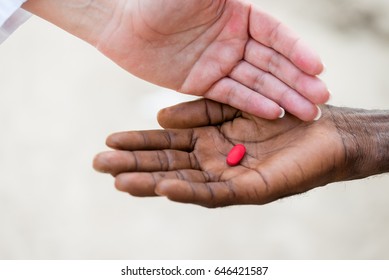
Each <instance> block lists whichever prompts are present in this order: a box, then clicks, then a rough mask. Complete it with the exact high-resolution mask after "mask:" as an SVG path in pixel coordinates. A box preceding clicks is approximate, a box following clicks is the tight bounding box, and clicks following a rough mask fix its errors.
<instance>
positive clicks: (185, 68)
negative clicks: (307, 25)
mask: <svg viewBox="0 0 389 280" xmlns="http://www.w3.org/2000/svg"><path fill="white" fill-rule="evenodd" d="M23 7H24V8H25V9H27V10H29V11H31V12H32V13H34V14H36V15H38V16H40V17H42V18H44V19H46V20H48V21H50V22H52V23H54V24H55V25H57V26H59V27H60V28H62V29H64V30H66V31H68V32H70V33H72V34H74V35H75V36H77V37H79V38H81V39H83V40H85V41H87V42H89V43H90V44H92V45H93V46H95V47H96V48H97V49H98V50H100V51H101V52H102V53H103V54H105V55H106V56H107V57H109V58H110V59H111V60H113V61H114V62H115V63H117V64H118V65H120V66H121V67H122V68H124V69H125V70H127V71H128V72H130V73H132V74H134V75H136V76H138V77H140V78H142V79H144V80H146V81H149V82H152V83H154V84H157V85H160V86H163V87H167V88H171V89H174V90H176V91H179V92H182V93H185V94H192V95H197V96H202V97H206V98H209V99H212V100H216V101H218V102H221V103H224V104H229V105H231V106H233V107H235V108H238V109H240V110H242V111H245V112H248V113H251V114H253V115H255V116H258V117H263V118H266V119H277V118H278V117H279V116H280V115H281V113H282V109H281V108H280V107H282V108H284V109H285V110H287V111H288V112H290V113H291V114H293V115H295V116H297V117H298V118H300V119H302V120H305V121H310V120H313V119H314V118H315V117H316V116H317V115H318V108H317V107H316V105H315V104H322V103H325V102H326V101H327V100H328V98H329V92H328V90H327V88H326V86H325V84H324V83H323V82H322V81H321V80H320V79H319V78H317V77H316V75H318V74H320V73H321V72H322V71H323V64H322V62H321V60H320V58H319V56H318V55H317V54H316V53H315V52H313V51H312V50H311V48H309V47H308V46H307V45H306V44H305V43H304V42H303V41H302V40H301V39H300V38H299V37H298V36H297V35H296V34H294V33H293V32H292V31H291V30H289V29H288V28H287V27H286V26H285V25H283V24H282V23H280V22H279V21H278V20H276V19H275V18H273V17H272V16H270V15H269V14H267V13H266V12H264V11H262V10H260V9H259V8H258V7H255V6H253V5H252V4H251V3H249V2H246V1H243V0H94V1H92V0H67V1H62V0H29V1H27V2H26V3H25V4H24V6H23Z"/></svg>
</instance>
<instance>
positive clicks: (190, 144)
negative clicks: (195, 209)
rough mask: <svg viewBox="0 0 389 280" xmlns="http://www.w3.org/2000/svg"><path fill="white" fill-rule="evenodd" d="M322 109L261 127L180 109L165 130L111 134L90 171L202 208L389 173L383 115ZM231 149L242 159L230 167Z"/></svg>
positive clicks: (248, 120)
mask: <svg viewBox="0 0 389 280" xmlns="http://www.w3.org/2000/svg"><path fill="white" fill-rule="evenodd" d="M322 110H323V117H322V118H321V119H320V120H319V121H317V122H314V123H306V122H302V121H300V120H298V119H296V118H294V117H293V116H291V115H286V116H285V118H284V119H281V120H277V121H267V120H263V119H259V118H256V117H253V116H252V115H250V114H246V113H242V112H240V111H237V110H235V109H233V108H231V107H228V106H222V105H220V104H217V103H214V102H211V101H205V100H200V101H195V102H189V103H184V104H180V105H177V106H173V107H171V108H167V109H164V110H162V111H161V112H160V114H159V121H160V123H161V125H162V126H163V127H169V128H170V129H167V130H159V131H140V132H139V131H138V132H123V133H118V134H113V135H111V136H110V137H109V138H108V139H107V144H108V145H109V146H110V147H112V148H114V149H115V151H111V152H106V153H102V154H100V155H98V156H97V157H96V158H95V161H94V167H95V168H96V169H97V170H99V171H102V172H106V173H110V174H112V175H113V176H115V177H116V181H115V185H116V187H117V188H118V189H119V190H121V191H124V192H128V193H130V194H132V195H135V196H155V195H161V196H166V197H168V198H169V199H171V200H174V201H178V202H184V203H195V204H199V205H202V206H206V207H220V206H226V205H234V204H264V203H269V202H272V201H274V200H277V199H279V198H283V197H286V196H290V195H294V194H298V193H302V192H306V191H308V190H310V189H312V188H315V187H319V186H325V185H327V184H329V183H333V182H338V181H345V180H353V179H359V178H364V177H368V176H371V175H375V174H380V173H384V172H387V171H388V170H389V144H388V143H389V133H388V129H387V128H388V127H389V112H387V111H368V110H357V109H350V108H339V107H331V106H323V107H322ZM196 126H200V127H197V128H196ZM193 127H194V128H193ZM172 128H175V129H172ZM177 129H178V130H177ZM237 143H243V144H244V145H245V146H246V149H247V154H246V156H245V157H244V159H243V161H242V162H241V163H240V165H238V166H236V167H229V166H228V165H227V164H226V155H227V153H228V151H229V150H230V149H231V148H232V146H233V145H235V144H237Z"/></svg>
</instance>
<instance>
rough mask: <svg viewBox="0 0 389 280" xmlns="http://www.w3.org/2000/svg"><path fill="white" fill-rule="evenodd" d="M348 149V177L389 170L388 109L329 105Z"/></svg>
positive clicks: (365, 175) (346, 159) (346, 150)
mask: <svg viewBox="0 0 389 280" xmlns="http://www.w3.org/2000/svg"><path fill="white" fill-rule="evenodd" d="M329 109H330V111H331V113H332V116H333V121H334V123H335V125H336V128H337V130H338V132H339V134H340V136H341V138H342V141H343V145H344V151H345V173H346V178H345V180H353V179H360V178H365V177H368V176H372V175H376V174H381V173H385V172H388V171H389V111H380V110H362V109H351V108H336V107H331V106H329Z"/></svg>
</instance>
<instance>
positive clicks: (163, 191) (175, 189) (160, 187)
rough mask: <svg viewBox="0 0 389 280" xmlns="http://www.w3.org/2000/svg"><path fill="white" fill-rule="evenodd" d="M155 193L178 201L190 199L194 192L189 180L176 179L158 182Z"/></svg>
mask: <svg viewBox="0 0 389 280" xmlns="http://www.w3.org/2000/svg"><path fill="white" fill-rule="evenodd" d="M155 193H156V194H157V195H159V196H165V197H167V198H168V199H170V200H172V201H177V202H187V201H189V196H190V195H189V194H192V192H191V190H190V187H189V185H188V183H187V182H184V181H181V180H176V179H171V180H169V179H168V180H162V181H161V182H159V183H158V184H157V186H156V188H155Z"/></svg>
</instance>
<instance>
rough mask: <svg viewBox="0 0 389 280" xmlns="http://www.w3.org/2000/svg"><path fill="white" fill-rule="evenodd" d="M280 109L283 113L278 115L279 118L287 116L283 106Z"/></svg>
mask: <svg viewBox="0 0 389 280" xmlns="http://www.w3.org/2000/svg"><path fill="white" fill-rule="evenodd" d="M280 109H281V114H280V115H279V116H278V118H279V119H282V118H283V117H285V110H284V108H282V107H280Z"/></svg>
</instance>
